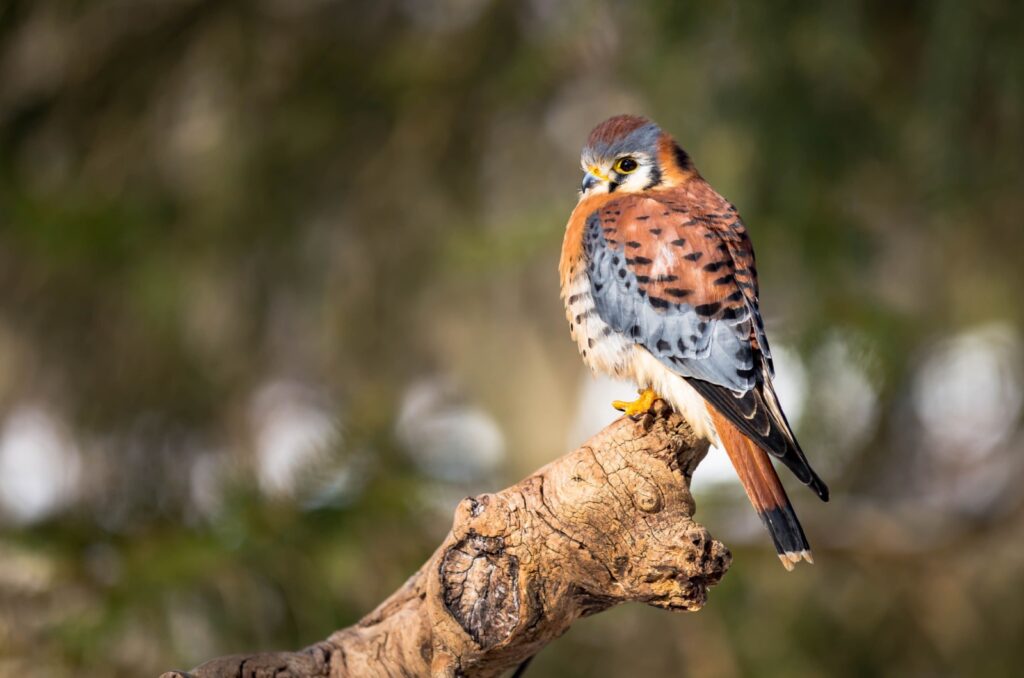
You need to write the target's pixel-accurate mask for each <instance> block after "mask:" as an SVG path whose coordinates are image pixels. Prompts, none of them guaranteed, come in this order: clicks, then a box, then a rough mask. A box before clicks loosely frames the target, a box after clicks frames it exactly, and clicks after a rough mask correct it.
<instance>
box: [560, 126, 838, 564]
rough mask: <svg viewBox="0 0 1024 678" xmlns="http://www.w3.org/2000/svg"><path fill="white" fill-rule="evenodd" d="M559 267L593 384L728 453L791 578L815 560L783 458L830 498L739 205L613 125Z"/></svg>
mask: <svg viewBox="0 0 1024 678" xmlns="http://www.w3.org/2000/svg"><path fill="white" fill-rule="evenodd" d="M580 162H581V165H582V169H583V172H584V175H583V182H582V184H581V186H580V191H579V199H578V202H577V204H576V207H575V208H574V209H573V211H572V214H571V216H570V217H569V221H568V223H567V224H566V230H565V236H564V240H563V243H562V252H561V258H560V261H559V278H560V282H561V295H562V299H563V301H564V304H565V312H566V318H567V319H568V321H569V329H570V334H571V336H572V338H573V340H574V341H575V342H576V345H577V347H578V349H579V351H580V354H581V355H582V357H583V361H584V362H585V363H586V364H587V366H589V367H590V368H591V370H592V371H594V372H595V373H604V374H608V375H610V376H613V377H616V378H620V379H627V380H629V379H631V380H633V381H634V382H635V383H636V384H637V386H638V387H639V388H640V391H639V394H640V397H639V398H638V399H637V400H635V401H632V402H622V401H615V402H613V403H612V405H613V406H614V407H616V408H617V409H620V410H622V411H624V412H625V414H626V415H629V416H633V417H637V416H638V415H642V414H644V413H646V412H648V411H650V409H651V408H652V406H653V404H654V402H655V400H657V399H659V398H660V399H662V400H664V401H665V402H667V403H668V404H669V405H670V406H671V407H672V408H673V409H674V410H675V411H676V412H678V413H680V414H681V415H682V416H683V418H684V419H685V420H686V421H687V423H688V424H689V425H690V428H691V429H692V430H693V432H694V433H695V434H696V435H697V436H698V437H700V438H703V439H705V440H707V441H708V442H709V443H710V444H712V445H715V446H717V447H719V448H721V449H724V450H725V452H726V454H727V455H728V457H729V459H730V461H731V462H732V465H733V468H734V469H735V471H736V474H737V475H738V476H739V480H740V482H741V484H742V485H743V488H744V490H745V491H746V494H747V496H748V498H749V499H750V502H751V503H752V504H753V506H754V509H755V510H756V511H757V513H758V515H759V516H760V518H761V521H762V522H763V523H764V525H765V527H766V528H767V529H768V532H769V533H770V535H771V537H772V540H773V542H774V545H775V549H776V551H777V552H778V555H779V559H780V560H781V561H782V564H783V565H784V566H785V568H786V569H787V570H792V569H793V567H794V565H795V564H796V563H798V562H800V561H802V560H803V561H807V562H809V563H813V562H814V559H813V557H812V554H811V547H810V544H809V543H808V541H807V537H806V536H805V534H804V530H803V527H802V526H801V525H800V521H799V520H798V519H797V516H796V513H795V511H794V510H793V505H792V503H791V502H790V500H789V497H788V496H787V494H786V490H785V489H784V488H783V485H782V482H781V481H780V479H779V476H778V474H777V473H776V470H775V467H774V466H773V463H772V459H777V460H778V461H780V462H781V463H782V464H783V465H785V466H786V467H787V468H789V470H790V471H791V472H792V473H793V474H794V475H795V476H796V477H797V479H798V480H800V481H801V482H802V483H804V484H805V485H807V486H809V487H810V488H811V489H812V490H813V491H814V492H815V493H816V494H817V495H818V497H819V498H820V499H821V500H822V501H828V498H829V490H828V487H827V486H826V485H825V483H824V482H823V481H822V479H821V478H820V477H819V476H818V474H817V473H815V472H814V470H813V469H812V468H811V465H810V463H809V462H808V460H807V457H806V456H805V455H804V452H803V451H802V450H801V448H800V445H799V444H798V443H797V440H796V436H795V435H794V433H793V429H792V427H791V426H790V425H789V422H788V421H787V419H786V415H785V413H784V412H783V411H782V407H781V406H780V404H779V399H778V397H777V395H776V393H775V389H774V387H773V386H772V379H773V377H774V375H775V368H774V364H773V362H772V354H771V350H770V348H769V346H768V339H767V337H766V336H765V328H764V321H763V320H762V317H761V311H760V307H759V299H758V282H757V269H756V267H755V263H754V251H753V247H752V245H751V241H750V237H749V236H748V234H747V228H746V226H745V225H744V223H743V221H742V219H741V218H740V215H739V214H738V213H737V210H736V207H735V206H734V205H733V204H732V203H730V202H729V201H728V200H726V199H725V198H723V197H722V196H721V195H719V194H718V193H717V192H716V191H715V189H713V188H712V187H711V185H710V184H709V183H708V182H707V181H706V180H705V179H704V178H703V177H702V176H701V175H700V173H699V172H698V171H697V169H696V167H695V166H694V164H693V161H692V160H691V158H690V156H689V154H687V153H686V151H684V150H683V148H682V147H681V146H680V145H679V144H678V143H677V142H676V141H675V139H674V138H673V137H672V136H671V135H670V134H668V133H667V132H665V131H663V130H662V129H661V128H660V127H659V126H658V125H657V124H656V123H654V122H652V121H651V120H649V119H647V118H645V117H641V116H636V115H617V116H615V117H612V118H609V119H608V120H605V121H604V122H602V123H600V124H599V125H597V126H596V127H595V128H594V129H593V131H592V132H591V133H590V135H589V137H588V138H587V141H586V143H585V145H584V147H583V151H582V153H581V156H580Z"/></svg>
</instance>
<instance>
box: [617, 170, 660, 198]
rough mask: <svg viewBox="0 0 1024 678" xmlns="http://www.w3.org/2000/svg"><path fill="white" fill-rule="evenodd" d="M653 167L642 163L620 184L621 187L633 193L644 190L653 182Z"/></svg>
mask: <svg viewBox="0 0 1024 678" xmlns="http://www.w3.org/2000/svg"><path fill="white" fill-rule="evenodd" d="M651 169H652V168H651V167H650V166H649V165H641V166H640V168H639V169H637V171H635V172H633V173H632V174H630V175H629V176H628V177H627V178H626V180H625V181H623V182H622V183H621V184H620V185H619V188H620V189H621V190H624V191H629V192H631V193H635V192H638V191H642V190H644V189H645V188H647V185H648V184H650V183H651Z"/></svg>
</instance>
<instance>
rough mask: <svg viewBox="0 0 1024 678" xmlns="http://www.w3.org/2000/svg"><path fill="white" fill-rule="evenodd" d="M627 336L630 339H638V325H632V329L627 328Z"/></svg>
mask: <svg viewBox="0 0 1024 678" xmlns="http://www.w3.org/2000/svg"><path fill="white" fill-rule="evenodd" d="M629 336H631V337H639V336H640V326H639V325H633V326H632V327H630V328H629Z"/></svg>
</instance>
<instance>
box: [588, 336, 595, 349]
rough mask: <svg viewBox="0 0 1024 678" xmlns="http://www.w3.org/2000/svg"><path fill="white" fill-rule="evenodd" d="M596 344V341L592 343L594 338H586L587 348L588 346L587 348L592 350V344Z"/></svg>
mask: <svg viewBox="0 0 1024 678" xmlns="http://www.w3.org/2000/svg"><path fill="white" fill-rule="evenodd" d="M596 343H597V342H596V341H594V338H593V337H590V338H588V339H587V346H588V347H589V348H594V344H596Z"/></svg>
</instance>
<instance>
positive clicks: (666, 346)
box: [657, 339, 672, 353]
mask: <svg viewBox="0 0 1024 678" xmlns="http://www.w3.org/2000/svg"><path fill="white" fill-rule="evenodd" d="M671 348H672V344H670V343H668V342H667V341H665V340H664V339H658V343H657V349H658V350H659V351H661V352H662V353H665V352H666V351H668V350H670V349H671Z"/></svg>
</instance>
